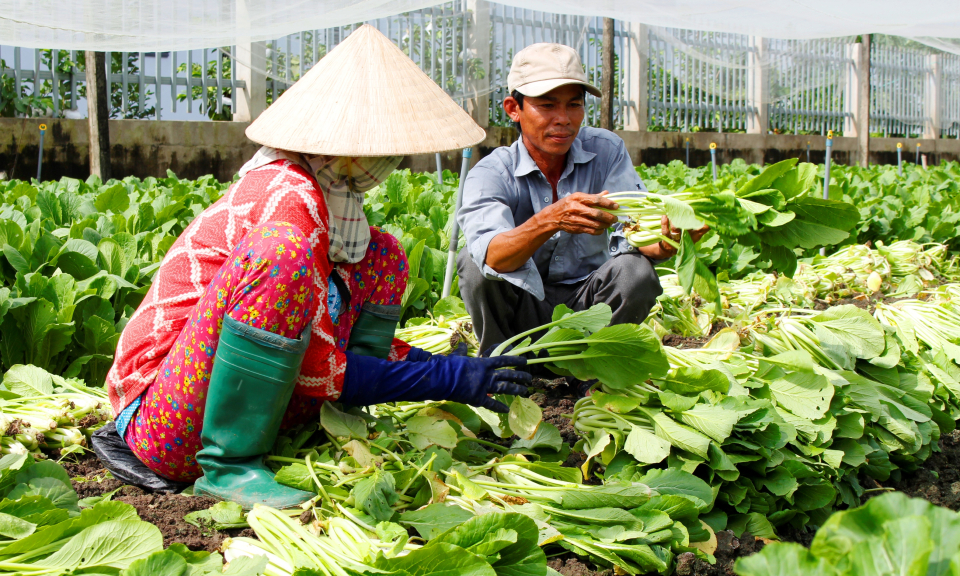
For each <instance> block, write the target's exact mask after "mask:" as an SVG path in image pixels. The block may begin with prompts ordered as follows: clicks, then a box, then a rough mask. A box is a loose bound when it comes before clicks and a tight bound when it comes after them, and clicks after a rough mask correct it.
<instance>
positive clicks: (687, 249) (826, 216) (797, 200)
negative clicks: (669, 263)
mask: <svg viewBox="0 0 960 576" xmlns="http://www.w3.org/2000/svg"><path fill="white" fill-rule="evenodd" d="M816 182H817V168H816V166H814V165H813V164H799V165H798V164H797V160H796V159H790V160H784V161H782V162H778V163H776V164H772V165H770V166H767V167H766V168H764V169H763V171H762V172H760V173H759V174H757V175H756V176H753V177H749V176H747V175H745V174H744V175H734V174H730V175H728V176H726V177H724V178H722V179H720V180H718V181H716V182H704V183H700V184H697V185H695V186H690V187H684V188H683V189H680V190H676V191H674V192H672V193H670V194H659V193H653V192H650V193H646V194H644V195H639V194H637V193H636V192H617V193H614V194H611V195H610V198H611V199H612V200H614V201H616V202H618V203H619V204H620V208H619V209H618V210H613V211H611V212H612V213H613V214H615V215H617V216H622V217H624V218H626V219H627V220H628V222H627V224H626V226H625V227H624V231H625V234H626V237H627V240H628V241H629V242H630V243H631V244H633V245H635V246H645V245H648V244H652V243H655V242H658V241H661V240H662V241H664V242H667V243H670V244H673V245H674V246H675V247H677V248H679V250H680V252H679V254H678V255H677V260H676V271H677V274H678V276H679V278H680V284H681V286H683V288H684V290H685V291H686V293H687V294H689V293H690V292H691V291H692V290H696V291H697V292H698V293H699V294H700V295H701V296H702V297H703V298H705V299H706V300H708V301H710V302H714V303H716V305H717V308H718V309H719V308H720V291H719V288H718V287H717V283H716V278H715V277H714V275H713V273H712V272H711V270H710V269H709V267H708V265H707V263H706V262H705V256H706V255H701V254H700V253H699V250H703V249H709V248H710V247H709V246H705V247H698V246H696V245H694V243H693V241H692V239H691V238H690V236H689V234H686V233H684V234H683V236H682V238H681V241H680V242H679V243H677V242H674V241H673V240H671V239H670V238H665V237H664V236H663V235H662V234H661V223H660V219H661V217H662V216H667V217H669V219H670V222H671V224H672V225H673V226H674V227H676V228H680V229H683V230H694V229H699V228H702V227H703V226H704V225H708V226H710V227H711V229H712V230H714V231H715V233H716V234H717V235H718V236H719V237H720V238H723V239H726V240H727V241H730V242H733V243H734V244H738V245H740V246H741V249H740V251H741V252H742V250H743V249H744V248H749V249H751V250H754V251H755V252H756V254H758V255H759V259H760V260H761V261H763V262H765V263H766V265H765V268H768V269H772V270H774V271H776V272H778V273H780V274H784V275H786V276H793V275H794V272H795V271H796V267H797V255H796V253H795V250H797V249H800V250H812V249H814V248H819V247H821V246H833V245H837V244H840V243H841V242H843V241H844V240H846V239H847V238H848V237H849V231H850V230H851V229H852V228H853V227H854V226H856V224H857V222H858V221H859V214H858V213H857V210H856V208H855V207H853V206H852V205H850V204H846V203H844V202H839V201H835V200H824V199H822V198H819V197H818V196H817V195H816Z"/></svg>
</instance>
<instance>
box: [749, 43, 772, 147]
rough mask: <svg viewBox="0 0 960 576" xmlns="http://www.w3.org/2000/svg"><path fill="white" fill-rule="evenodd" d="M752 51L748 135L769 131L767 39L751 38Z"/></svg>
mask: <svg viewBox="0 0 960 576" xmlns="http://www.w3.org/2000/svg"><path fill="white" fill-rule="evenodd" d="M753 46H754V50H753V51H752V52H750V67H749V69H748V74H749V78H748V79H747V86H749V87H750V88H749V89H750V103H749V107H750V108H752V109H753V113H752V114H751V115H750V121H749V122H748V123H747V133H748V134H766V133H767V132H768V131H769V130H770V66H769V65H768V62H767V61H766V60H767V58H768V57H769V54H768V50H767V39H766V38H762V37H759V36H754V37H753Z"/></svg>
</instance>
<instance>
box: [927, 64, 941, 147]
mask: <svg viewBox="0 0 960 576" xmlns="http://www.w3.org/2000/svg"><path fill="white" fill-rule="evenodd" d="M942 71H943V55H942V54H931V55H930V56H928V57H927V85H926V92H927V95H926V98H925V101H924V108H925V110H926V113H925V114H924V116H926V120H925V121H924V123H923V137H924V138H931V139H937V138H939V137H940V121H941V120H940V82H941V77H942V74H943V72H942Z"/></svg>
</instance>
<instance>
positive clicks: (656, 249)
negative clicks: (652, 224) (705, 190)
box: [638, 216, 710, 260]
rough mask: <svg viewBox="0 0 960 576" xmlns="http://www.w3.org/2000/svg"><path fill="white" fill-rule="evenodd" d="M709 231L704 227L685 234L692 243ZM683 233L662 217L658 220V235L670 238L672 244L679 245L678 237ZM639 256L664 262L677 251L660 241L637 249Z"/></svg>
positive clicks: (707, 227) (708, 228)
mask: <svg viewBox="0 0 960 576" xmlns="http://www.w3.org/2000/svg"><path fill="white" fill-rule="evenodd" d="M709 231H710V227H709V226H704V227H703V228H700V229H698V230H688V231H687V233H688V234H690V238H691V239H692V240H693V242H694V243H697V242H699V241H700V239H701V238H703V235H704V234H706V233H707V232H709ZM682 233H683V230H680V229H679V228H674V227H673V226H672V225H671V224H670V219H669V218H667V217H666V216H664V217H663V218H661V219H660V234H662V235H663V236H666V237H667V238H670V239H671V240H673V241H674V242H677V243H679V242H680V237H681V235H682ZM638 250H639V251H640V253H641V254H643V255H644V256H647V257H648V258H652V259H654V260H666V259H667V258H673V257H674V256H676V254H677V249H676V248H674V247H673V246H672V245H670V244H668V243H667V242H664V241H663V240H661V241H660V242H658V243H657V244H651V245H650V246H644V247H643V248H638Z"/></svg>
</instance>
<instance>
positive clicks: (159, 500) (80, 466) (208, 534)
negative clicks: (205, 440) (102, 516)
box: [53, 453, 254, 552]
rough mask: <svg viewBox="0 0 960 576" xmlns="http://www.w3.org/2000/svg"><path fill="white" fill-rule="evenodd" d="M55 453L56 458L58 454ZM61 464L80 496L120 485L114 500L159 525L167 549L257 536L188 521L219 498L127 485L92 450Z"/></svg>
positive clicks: (208, 546)
mask: <svg viewBox="0 0 960 576" xmlns="http://www.w3.org/2000/svg"><path fill="white" fill-rule="evenodd" d="M53 456H54V457H57V455H56V454H54V455H53ZM60 464H61V465H62V466H63V467H64V468H65V469H66V470H67V473H68V474H69V475H70V478H71V480H72V482H73V487H74V489H75V490H76V491H77V495H78V496H79V497H80V498H88V497H91V496H102V495H104V494H106V493H108V492H112V491H113V490H116V489H117V488H120V490H119V491H118V492H117V493H116V494H114V495H113V497H112V498H111V499H112V500H116V501H119V502H125V503H127V504H130V505H131V506H133V507H134V508H136V509H137V514H138V515H139V516H140V518H141V519H142V520H144V521H146V522H149V523H151V524H153V525H155V526H156V527H157V528H159V529H160V533H161V534H163V547H164V548H166V547H168V546H170V545H171V544H173V543H175V542H179V543H181V544H184V545H185V546H186V547H187V548H190V549H191V550H206V551H207V552H216V551H217V548H219V547H220V545H221V544H222V543H223V541H224V540H225V539H226V538H230V537H235V536H250V537H253V536H254V533H253V531H252V530H249V529H242V530H225V531H219V530H214V529H212V528H204V529H200V528H197V527H196V526H192V525H190V524H187V523H186V522H185V521H184V520H183V517H184V516H185V515H187V514H189V513H190V512H196V511H198V510H206V509H207V508H209V507H211V506H213V505H214V504H216V502H217V501H216V500H214V499H213V498H205V497H202V496H184V495H182V494H159V493H157V494H150V493H146V492H144V491H143V490H141V489H140V488H137V487H136V486H129V485H125V484H123V483H122V482H120V481H119V480H117V479H115V478H112V477H111V476H110V474H109V472H107V470H106V469H105V468H104V467H103V465H102V464H101V463H100V460H99V459H97V457H96V456H95V455H94V454H92V453H87V454H84V455H82V456H68V457H67V458H65V459H64V460H62V461H61V462H60Z"/></svg>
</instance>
